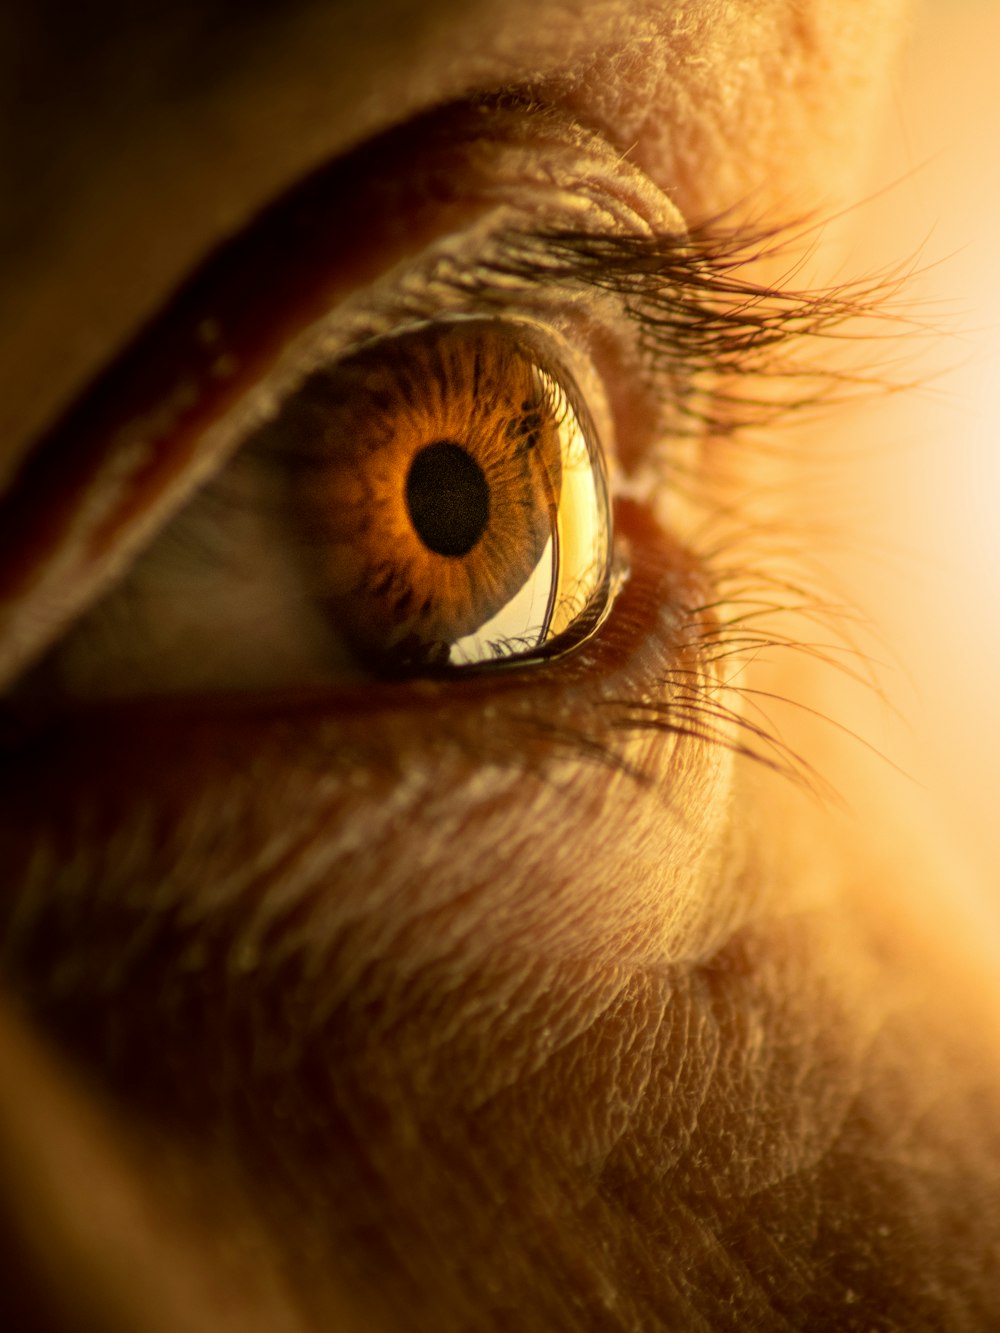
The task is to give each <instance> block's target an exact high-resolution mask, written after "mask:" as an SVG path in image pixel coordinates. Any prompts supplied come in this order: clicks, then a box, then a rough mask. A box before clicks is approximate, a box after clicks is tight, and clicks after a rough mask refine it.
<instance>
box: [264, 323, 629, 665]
mask: <svg viewBox="0 0 1000 1333" xmlns="http://www.w3.org/2000/svg"><path fill="white" fill-rule="evenodd" d="M249 447H250V448H251V449H253V450H254V452H255V453H258V454H259V453H261V452H263V453H264V454H266V455H268V456H269V457H270V458H271V459H272V461H273V462H274V463H275V464H276V465H277V466H278V467H279V469H281V470H284V471H285V472H286V474H287V476H288V478H289V515H290V522H291V523H292V524H293V525H297V526H298V529H299V540H298V543H297V545H298V547H299V549H300V550H301V552H302V555H303V572H304V576H305V578H306V580H307V583H308V585H309V587H310V589H311V591H312V594H313V595H314V596H315V598H316V599H317V600H318V602H319V603H320V604H321V605H322V607H323V608H324V611H325V613H326V615H327V616H328V618H329V619H330V621H331V622H332V625H333V627H334V629H335V630H336V631H337V632H338V633H341V634H343V635H345V636H346V638H347V640H348V642H349V647H350V649H351V651H353V652H354V653H355V654H356V655H357V657H358V658H359V659H360V660H361V661H363V662H364V663H365V664H366V665H368V666H369V667H371V668H373V669H376V670H380V671H384V672H388V673H395V672H399V671H403V672H407V673H415V672H419V671H421V670H424V669H437V668H441V667H445V666H448V667H469V666H477V665H483V664H486V663H490V662H496V661H500V660H511V659H522V658H525V657H531V656H534V655H538V654H545V655H548V654H550V653H552V652H557V651H562V650H564V649H567V648H569V647H571V646H572V645H573V644H575V643H578V642H579V641H580V640H581V639H582V638H584V637H586V635H587V634H589V633H590V632H592V630H593V629H594V627H595V626H596V624H597V623H598V622H599V620H600V618H601V616H602V614H603V612H604V610H605V609H606V603H607V600H608V596H609V586H610V571H611V525H610V520H609V512H608V498H607V489H606V483H605V473H604V464H603V459H602V456H601V452H600V449H599V446H598V443H597V440H596V432H595V429H594V427H593V424H592V422H591V420H590V417H589V414H588V413H587V411H586V409H585V407H584V405H583V403H582V401H581V399H580V395H579V393H578V391H577V389H576V386H575V385H574V384H573V383H572V381H571V379H570V377H569V375H568V374H567V373H566V372H565V371H562V370H560V371H558V372H557V371H556V370H555V369H554V368H553V367H552V366H551V365H550V364H549V363H548V360H547V359H546V357H545V355H544V353H543V352H542V351H541V350H540V349H539V348H538V347H537V346H536V340H535V339H534V338H533V337H532V335H531V334H530V333H529V332H528V331H527V330H525V331H521V330H519V329H517V327H516V326H513V325H505V324H500V323H497V322H492V321H487V320H469V319H467V320H456V321H451V322H442V323H437V324H424V325H420V326H416V327H413V328H409V329H406V330H404V331H403V332H401V333H398V334H395V335H392V336H389V337H386V338H381V339H378V340H376V341H374V342H372V343H370V344H368V345H366V346H365V347H363V348H362V349H360V350H359V351H357V352H355V353H354V354H353V355H350V356H347V357H345V358H343V359H342V360H340V361H339V362H338V363H336V364H335V365H333V366H331V367H325V368H323V369H322V370H319V371H317V372H314V373H313V374H312V375H311V376H310V377H309V378H308V379H307V380H306V381H305V383H304V384H303V385H302V386H301V387H300V388H299V389H298V390H297V391H296V392H295V393H294V394H293V395H292V396H291V397H290V398H289V399H288V400H287V401H286V402H285V403H284V404H283V406H282V408H281V410H280V412H279V414H278V415H277V416H276V418H275V419H274V420H273V421H272V422H270V423H269V424H268V425H267V426H266V427H265V428H264V429H263V430H262V431H261V432H260V433H259V434H258V435H257V437H256V438H255V439H254V440H253V441H251V442H250V446H249Z"/></svg>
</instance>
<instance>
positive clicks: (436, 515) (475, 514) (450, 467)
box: [406, 440, 490, 555]
mask: <svg viewBox="0 0 1000 1333" xmlns="http://www.w3.org/2000/svg"><path fill="white" fill-rule="evenodd" d="M406 507H407V508H408V509H409V511H410V518H411V519H412V521H413V526H414V527H415V528H416V530H417V533H418V535H419V536H420V540H421V541H422V542H423V543H424V545H425V546H426V547H428V549H429V550H431V551H434V552H435V554H437V555H468V553H469V552H470V551H471V550H472V548H473V547H474V546H475V544H476V542H477V541H479V538H480V537H481V536H482V535H483V533H484V532H485V531H486V524H487V523H488V522H489V517H490V488H489V485H488V483H487V481H486V476H485V474H484V472H483V469H482V468H481V467H480V466H479V464H478V463H477V462H476V460H475V459H474V458H472V457H471V456H470V455H469V454H468V453H467V452H466V451H465V450H464V449H463V448H462V446H461V445H460V444H455V443H453V442H452V441H451V440H438V441H437V443H435V444H427V445H424V447H423V449H421V450H420V452H419V453H418V454H416V455H415V457H414V459H413V462H412V463H411V464H410V474H409V476H408V477H407V478H406Z"/></svg>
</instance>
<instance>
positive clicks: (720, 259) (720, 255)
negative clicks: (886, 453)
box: [450, 224, 905, 436]
mask: <svg viewBox="0 0 1000 1333" xmlns="http://www.w3.org/2000/svg"><path fill="white" fill-rule="evenodd" d="M801 235H802V233H801V231H799V230H798V229H796V228H793V227H773V228H767V229H752V228H750V229H746V228H728V227H723V226H719V225H711V224H710V225H707V226H705V227H702V228H700V229H697V230H695V231H693V232H689V233H687V234H669V233H668V234H661V235H638V234H635V235H629V234H616V233H612V232H594V231H567V230H555V231H535V232H511V233H509V234H508V235H507V236H505V237H504V238H503V240H502V242H501V245H500V247H499V253H498V254H497V255H496V256H495V257H491V258H490V259H489V260H488V261H487V262H486V263H485V264H484V265H483V266H482V267H481V268H480V269H479V270H477V273H476V274H475V276H473V277H470V276H468V275H466V276H464V277H461V278H460V277H457V276H455V275H451V278H450V280H451V282H452V283H453V284H454V285H459V284H461V286H462V288H463V291H465V292H466V293H468V291H469V288H470V286H472V287H479V286H480V285H482V287H483V288H485V287H488V286H489V285H490V284H491V283H492V282H494V281H496V280H497V279H503V280H509V279H511V278H515V279H518V280H520V281H521V282H524V283H526V284H527V285H528V286H529V287H535V288H545V287H552V286H556V287H566V288H580V287H582V288H589V289H591V290H595V291H603V292H607V293H609V294H611V295H613V296H615V297H617V298H618V299H619V300H620V301H621V303H622V306H623V309H624V311H625V314H626V316H627V317H628V318H629V319H630V320H631V321H632V322H633V323H634V324H635V326H636V327H637V329H638V332H639V340H640V346H641V348H642V350H643V351H644V353H645V354H646V357H647V359H648V363H649V365H650V368H651V371H652V373H653V375H654V377H657V378H659V377H662V376H666V377H667V378H668V380H669V399H670V406H671V408H672V410H673V419H672V420H671V422H670V429H671V433H678V434H682V433H690V432H691V431H697V433H699V434H703V433H705V432H706V431H707V432H709V433H711V434H713V435H716V436H719V435H731V434H734V433H735V432H737V431H742V430H745V429H746V428H748V427H751V426H753V427H759V426H767V425H770V424H772V422H773V421H774V419H775V417H776V416H777V415H780V414H783V413H785V412H787V411H789V410H791V409H793V408H802V407H805V406H811V405H813V404H815V403H817V402H818V401H826V400H827V399H828V397H829V394H830V391H831V390H832V388H833V387H834V386H835V385H842V384H844V383H845V382H847V381H850V382H855V383H856V382H858V381H859V380H860V381H862V382H875V383H878V381H877V380H876V381H870V380H869V379H868V377H866V376H864V375H859V374H858V373H857V371H856V370H853V369H852V370H849V371H842V370H836V369H834V368H832V367H829V366H827V367H825V368H822V369H821V368H819V367H818V366H816V365H805V364H803V363H801V362H800V361H797V360H796V359H794V358H793V357H792V356H790V354H789V353H790V349H791V348H792V347H799V346H802V345H803V344H805V343H808V342H810V341H812V340H815V339H830V338H834V337H838V336H843V334H842V331H843V330H844V328H845V326H846V325H849V324H851V323H852V322H854V321H857V320H861V319H863V318H868V317H872V316H883V315H886V314H888V315H890V316H894V315H895V312H894V309H893V301H894V298H895V296H896V295H897V293H898V292H899V290H900V287H901V285H902V283H903V282H904V281H905V274H904V275H901V274H897V273H890V274H883V275H876V276H875V277H873V278H872V279H870V280H862V281H856V282H847V283H844V284H841V285H839V286H836V287H829V288H820V289H816V290H809V289H800V288H794V287H784V286H778V285H772V286H769V285H766V284H762V283H760V282H758V281H756V280H754V279H753V278H752V277H749V276H747V275H746V270H747V269H748V268H750V266H751V265H756V264H758V263H760V262H761V261H773V260H775V259H779V258H780V257H781V256H782V255H783V254H784V253H785V252H786V251H787V249H788V247H789V245H790V243H791V242H793V241H796V240H798V239H800V237H801ZM734 377H739V380H740V382H741V384H745V385H747V386H748V387H747V389H746V391H741V392H740V393H735V392H734V391H733V390H732V388H731V387H722V385H723V382H729V381H732V380H733V378H734ZM765 380H766V381H769V382H771V383H773V382H774V381H775V380H782V381H789V382H791V381H802V382H803V383H802V384H801V385H800V386H799V387H797V388H789V389H788V390H787V391H786V392H784V393H783V394H782V395H781V396H780V398H778V399H776V398H775V397H774V396H773V395H770V394H769V395H767V396H764V395H760V396H755V395H754V394H753V392H752V389H751V387H750V386H752V384H753V383H762V382H763V381H765Z"/></svg>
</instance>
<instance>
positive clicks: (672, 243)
mask: <svg viewBox="0 0 1000 1333" xmlns="http://www.w3.org/2000/svg"><path fill="white" fill-rule="evenodd" d="M808 235H809V233H808V231H801V232H799V233H798V234H796V233H795V232H794V231H790V230H789V229H780V230H779V229H772V230H758V231H752V230H748V229H746V228H734V229H729V228H726V227H725V226H721V225H716V226H707V227H704V228H702V229H701V230H699V231H696V232H694V233H693V234H690V233H689V234H687V235H683V234H661V235H639V234H616V233H612V232H605V233H599V232H591V231H573V230H568V229H554V230H538V231H518V230H511V231H509V232H506V233H501V234H500V236H498V237H496V238H494V241H493V243H492V244H491V245H490V246H489V247H488V253H487V256H486V257H479V258H477V259H475V260H474V261H471V262H468V263H466V264H464V265H463V266H461V267H459V266H456V265H455V264H454V263H451V264H447V263H446V264H445V265H443V266H441V267H440V268H439V269H438V270H435V271H434V272H433V273H432V274H431V275H430V276H429V278H428V280H427V284H426V286H427V289H428V291H427V293H425V294H421V292H420V289H419V284H418V285H417V290H416V293H414V291H413V290H412V289H411V290H410V292H408V293H407V299H408V300H409V305H408V306H407V308H406V315H407V317H408V318H416V319H421V318H423V319H428V320H433V319H434V318H435V317H436V316H438V315H440V314H441V313H442V311H441V308H440V305H441V304H447V302H444V303H439V302H438V300H437V299H436V298H434V297H432V295H431V294H430V289H432V288H436V290H437V291H438V292H439V293H440V291H441V290H449V291H450V292H451V294H452V297H453V298H455V299H456V300H457V302H458V303H459V305H460V306H461V307H464V308H465V309H466V310H471V311H481V310H482V309H483V308H486V309H489V310H494V311H496V310H499V311H502V312H505V313H508V314H510V313H511V312H513V315H514V317H517V314H518V300H519V299H524V300H526V301H527V303H528V304H531V303H532V301H534V302H535V303H536V304H537V303H538V302H539V301H542V302H544V300H545V298H546V297H547V296H548V297H551V296H556V297H563V296H572V295H579V294H581V293H584V294H587V295H588V296H589V297H591V298H592V297H593V296H594V295H601V296H604V297H606V298H608V300H609V301H611V302H612V303H613V305H614V308H615V310H616V311H617V312H618V314H619V316H624V322H625V324H627V326H628V327H629V328H630V329H631V331H632V337H633V339H634V341H635V345H636V348H637V350H638V352H639V362H638V365H639V371H640V374H641V377H642V380H643V382H644V387H645V389H646V390H647V394H648V401H649V402H650V403H651V404H652V405H653V407H654V410H655V412H656V414H657V423H656V431H655V435H656V439H657V441H658V447H657V448H656V450H655V451H654V452H653V453H652V454H651V455H650V456H649V464H650V474H651V475H648V476H646V477H644V478H642V484H641V490H642V491H643V492H644V493H646V494H647V495H648V494H650V493H652V491H653V490H654V489H655V488H659V489H660V490H666V491H668V492H669V491H673V492H675V493H676V492H677V491H678V490H680V489H685V490H686V491H687V493H688V494H689V495H691V496H692V497H693V498H694V499H695V502H696V503H698V504H700V505H701V507H702V509H703V510H704V511H705V512H707V513H708V514H709V515H711V512H712V509H713V506H715V507H716V508H717V507H718V503H717V500H716V499H713V498H712V497H710V496H709V497H706V495H705V494H704V493H701V494H699V493H698V492H699V487H701V488H702V490H703V487H704V479H703V478H701V477H700V475H699V474H698V472H696V471H695V470H694V469H689V468H686V467H685V465H684V463H683V461H682V459H681V457H680V451H679V448H678V445H679V442H681V441H684V440H694V441H702V440H711V441H712V442H713V443H718V442H719V441H721V440H733V439H738V440H739V442H740V447H741V448H745V447H750V446H751V444H755V446H757V447H759V445H760V442H761V441H760V437H761V436H762V435H765V433H766V429H767V428H770V427H772V426H773V425H774V424H775V422H776V420H777V419H778V418H780V417H781V416H783V415H785V414H787V413H788V412H790V411H793V410H798V409H801V408H803V407H811V406H813V405H815V404H816V403H817V402H818V401H825V400H827V399H829V398H830V397H832V396H835V390H836V389H837V388H838V387H839V386H840V385H842V384H843V383H844V382H845V379H847V378H849V377H847V376H844V375H841V374H839V373H836V372H830V371H829V370H827V371H823V372H818V371H817V370H816V369H815V368H814V367H808V366H803V365H802V364H801V362H800V361H799V359H798V357H797V355H795V354H793V349H794V351H795V352H797V350H798V349H799V348H801V347H802V346H803V345H804V344H808V343H810V342H812V341H815V340H816V339H829V338H830V337H835V336H840V335H841V332H842V330H843V328H844V326H845V325H846V324H847V323H849V322H850V321H853V320H855V319H857V318H859V317H860V316H862V315H865V314H870V313H872V311H873V309H877V310H879V311H883V310H884V309H885V306H886V301H887V299H888V298H889V297H891V295H892V292H893V284H892V283H891V282H887V281H884V280H881V279H877V280H875V281H873V282H871V283H867V284H855V285H848V286H845V287H841V288H837V289H831V290H826V291H818V292H809V291H797V290H790V289H785V288H782V287H777V286H775V287H767V286H762V285H760V284H759V283H757V282H755V281H753V280H751V279H749V278H747V277H745V276H744V273H745V272H746V271H747V269H748V267H749V266H750V265H751V264H757V263H760V262H762V261H773V260H776V259H778V258H779V257H780V256H783V255H784V254H786V253H787V250H788V246H789V242H790V240H791V241H796V240H801V239H802V237H803V236H808ZM389 304H390V306H391V305H392V300H391V298H390V302H389ZM542 318H544V312H543V313H542ZM854 378H857V377H854ZM736 382H738V384H739V390H738V391H734V388H733V385H734V383H736ZM776 382H785V385H786V390H787V386H788V385H792V386H794V391H792V392H788V391H784V392H782V393H781V394H779V395H777V396H776V395H775V394H774V392H773V385H774V384H775V383H776ZM765 385H767V386H768V387H767V389H766V391H762V390H763V387H764V386H765ZM803 386H805V391H804V392H803V391H802V389H803ZM768 447H772V446H771V443H770V441H768ZM629 480H630V478H629V476H628V469H627V468H626V477H625V482H626V486H627V484H628V482H629ZM749 535H750V534H747V538H748V537H749ZM747 538H742V539H741V542H742V544H743V545H744V546H746V545H748V544H749V542H748V540H747ZM736 544H737V545H738V544H740V543H736ZM722 553H723V552H720V551H719V550H709V549H707V548H706V549H705V550H703V551H701V552H696V554H700V555H701V557H702V560H703V563H704V564H705V565H706V567H707V568H708V571H709V576H710V578H711V581H712V583H713V585H714V587H715V589H716V593H717V596H718V599H719V601H720V602H723V601H724V600H726V594H727V591H730V590H734V589H736V588H737V587H739V589H740V592H741V594H742V596H743V598H744V599H745V598H746V597H747V596H748V595H749V588H748V585H750V584H751V583H753V584H756V586H757V588H758V590H759V596H758V602H759V605H758V608H757V613H758V614H764V613H766V611H768V610H773V611H784V610H786V609H787V597H788V594H789V593H791V594H792V595H794V596H795V597H797V599H798V601H799V602H800V603H801V604H803V605H806V606H807V605H808V603H809V600H810V599H809V597H808V596H807V595H806V593H805V590H803V589H801V588H800V587H794V588H790V586H789V585H788V583H787V581H786V582H784V583H782V582H781V581H780V580H778V579H777V578H773V577H772V578H771V579H769V578H768V576H767V575H766V574H765V573H764V572H763V570H762V569H761V568H760V567H759V566H758V567H757V568H751V567H750V565H749V563H748V560H747V558H746V557H744V559H743V560H742V561H741V562H740V561H738V562H737V563H736V564H735V565H734V567H733V568H731V569H729V570H723V569H721V568H720V567H719V557H720V555H721V554H722ZM764 554H765V555H766V552H765V553H764ZM769 584H770V587H769ZM779 587H780V590H781V593H782V597H781V599H780V600H775V592H776V590H777V589H778V588H779ZM696 610H697V608H690V611H691V614H692V616H694V615H695V612H696ZM742 621H743V617H739V618H738V619H734V620H732V621H730V622H729V624H728V625H726V624H723V625H721V626H717V628H716V630H715V631H714V642H713V645H712V647H713V652H714V653H715V654H717V655H718V656H719V657H721V656H724V655H728V654H730V653H737V652H739V651H744V652H748V651H751V650H759V649H760V648H761V647H765V646H777V645H778V644H779V643H781V642H782V641H781V639H780V638H779V636H777V635H776V634H771V635H769V634H768V633H767V632H766V631H764V630H762V631H761V632H759V633H757V634H755V635H754V636H753V637H752V638H751V639H749V640H748V638H747V636H746V634H745V632H744V630H743V628H742ZM784 646H786V647H791V648H792V649H795V650H798V651H812V650H811V649H809V648H807V646H806V645H803V644H794V643H789V642H788V641H787V640H785V641H784ZM665 684H667V685H670V686H671V687H672V688H671V689H669V690H667V692H666V693H667V695H668V700H669V702H668V703H667V704H665V705H664V706H663V708H662V709H659V710H652V713H651V712H650V710H648V709H646V708H644V706H642V705H640V704H639V703H637V702H635V701H631V702H630V701H623V702H622V706H621V707H622V716H621V720H620V723H618V724H617V725H619V726H620V727H621V728H622V729H625V730H627V731H634V730H635V729H637V728H642V729H647V728H653V729H662V728H664V727H669V728H670V729H674V730H676V729H677V722H676V713H677V712H678V711H684V712H685V718H686V719H687V720H686V721H685V722H683V723H682V724H681V726H682V727H684V728H685V729H688V730H690V729H691V728H692V727H693V728H694V729H695V732H696V734H697V735H699V736H700V737H701V738H702V739H704V740H706V741H712V742H715V743H721V744H726V745H729V746H730V747H731V748H737V749H739V750H741V751H742V752H744V753H748V754H752V755H753V757H755V758H757V759H760V760H762V761H763V762H766V763H768V764H770V765H771V766H778V767H782V768H783V769H784V770H787V771H789V772H790V773H796V774H798V775H799V776H802V775H803V774H805V773H806V772H807V768H806V766H805V765H804V763H803V761H801V759H799V758H798V757H796V756H793V755H790V754H789V753H788V752H787V751H785V750H783V749H782V747H781V746H780V743H779V742H777V740H776V738H775V737H773V736H772V735H770V734H769V733H768V732H767V730H766V728H760V727H758V726H756V725H755V724H752V723H750V722H748V721H746V720H745V719H744V718H743V717H742V715H741V714H740V713H739V710H736V709H733V710H729V709H728V708H726V706H725V705H724V704H722V703H720V700H719V697H718V683H717V682H715V681H713V686H714V695H713V697H709V696H708V695H707V694H706V693H705V690H704V689H701V690H699V689H698V687H697V683H692V682H690V681H688V682H678V681H672V682H665ZM729 688H734V687H729ZM685 692H686V695H687V702H686V703H685V704H684V705H683V708H682V703H681V699H682V694H683V693H685ZM723 714H724V715H725V718H724V719H723ZM640 715H641V716H640ZM723 720H725V721H726V723H727V724H729V723H732V722H733V721H737V722H738V725H739V726H740V727H741V728H742V729H743V732H744V735H745V736H748V737H749V738H750V741H749V742H748V744H743V743H742V742H738V743H736V744H735V745H734V743H733V742H732V741H731V739H730V738H729V737H727V736H726V735H724V732H723V729H722V728H721V727H717V726H715V725H714V722H716V721H718V722H721V721H723ZM611 729H612V730H614V729H615V727H614V726H612V728H611ZM566 739H567V741H570V740H571V741H572V744H573V746H574V748H575V749H576V750H577V751H578V752H579V751H580V749H581V748H583V749H586V751H587V752H588V753H589V754H591V755H594V754H597V753H599V752H601V751H602V750H605V749H607V747H602V746H601V744H600V743H598V742H597V741H596V740H595V739H594V738H593V737H589V738H588V737H583V736H577V737H574V738H569V737H567V738H566ZM768 750H772V751H774V752H775V753H776V754H777V755H778V758H777V759H775V758H774V757H773V755H769V754H768ZM604 757H605V758H608V759H610V760H611V761H612V762H616V763H617V760H616V759H615V757H614V755H613V754H611V752H610V751H608V752H607V754H605V756H604Z"/></svg>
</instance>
